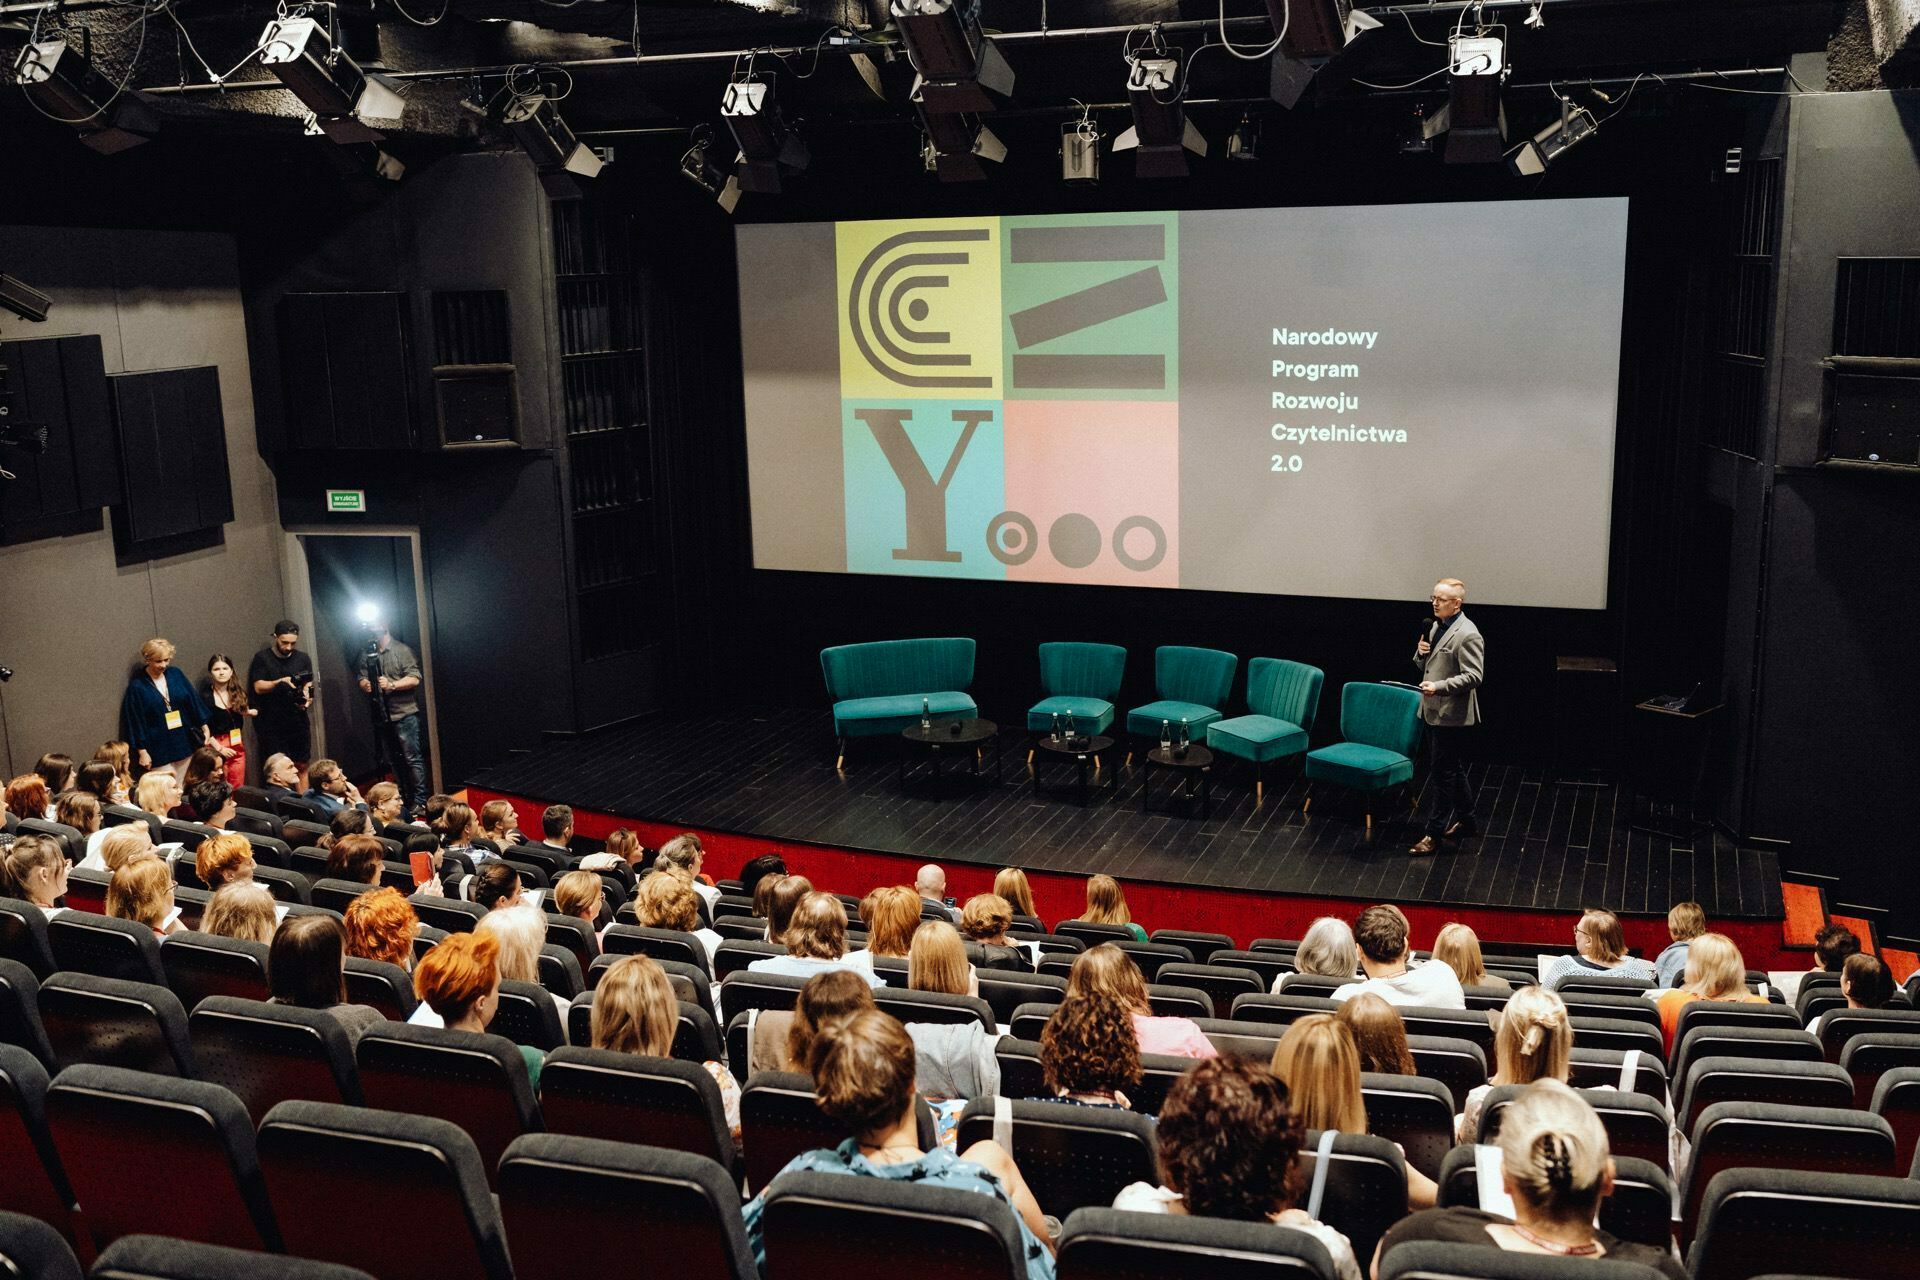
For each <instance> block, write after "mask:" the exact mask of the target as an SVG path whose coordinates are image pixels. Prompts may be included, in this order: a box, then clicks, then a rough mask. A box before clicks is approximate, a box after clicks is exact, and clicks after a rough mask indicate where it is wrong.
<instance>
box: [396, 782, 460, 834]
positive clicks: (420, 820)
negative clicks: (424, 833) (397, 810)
mask: <svg viewBox="0 0 1920 1280" xmlns="http://www.w3.org/2000/svg"><path fill="white" fill-rule="evenodd" d="M421 785H422V786H425V785H426V784H425V783H422V784H421ZM401 803H402V805H404V804H405V798H404V797H403V798H402V801H401ZM453 803H454V800H453V797H452V796H450V795H448V794H447V793H446V792H444V791H436V792H434V793H433V794H432V795H430V796H428V797H427V798H426V799H425V800H423V801H422V802H421V803H420V812H419V813H417V814H415V815H414V816H413V817H412V818H409V819H407V820H406V822H405V824H404V825H406V826H409V827H421V828H424V829H425V830H428V831H431V832H433V833H434V834H436V835H438V834H440V827H441V819H442V818H443V817H445V816H446V812H447V807H448V806H449V805H451V804H453Z"/></svg>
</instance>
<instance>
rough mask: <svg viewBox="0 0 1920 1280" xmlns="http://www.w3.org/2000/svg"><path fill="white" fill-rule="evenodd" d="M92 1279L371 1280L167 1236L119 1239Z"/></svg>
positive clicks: (348, 1271) (330, 1267)
mask: <svg viewBox="0 0 1920 1280" xmlns="http://www.w3.org/2000/svg"><path fill="white" fill-rule="evenodd" d="M87 1274H88V1280H259V1277H262V1276H271V1277H272V1278H273V1280H373V1277H372V1276H369V1275H368V1274H367V1273H366V1272H364V1271H356V1270H354V1269H353V1268H352V1267H342V1266H337V1265H335V1264H334V1263H331V1262H315V1261H313V1260H312V1259H311V1258H289V1257H287V1256H286V1255H285V1254H266V1253H255V1252H253V1251H251V1250H248V1249H227V1248H223V1247H221V1246H220V1245H214V1244H193V1243H191V1242H189V1241H186V1240H169V1239H167V1238H166V1237H164V1236H121V1237H120V1238H119V1239H118V1240H115V1241H114V1242H113V1243H112V1244H111V1245H109V1246H108V1247H107V1249H106V1251H105V1252H103V1253H102V1254H101V1255H100V1259H99V1261H97V1262H95V1263H94V1264H93V1270H92V1271H90V1272H88V1273H87Z"/></svg>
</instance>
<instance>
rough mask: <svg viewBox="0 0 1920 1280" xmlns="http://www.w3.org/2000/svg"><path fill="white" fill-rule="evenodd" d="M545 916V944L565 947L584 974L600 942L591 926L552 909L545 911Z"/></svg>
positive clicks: (591, 962) (596, 953) (595, 955)
mask: <svg viewBox="0 0 1920 1280" xmlns="http://www.w3.org/2000/svg"><path fill="white" fill-rule="evenodd" d="M546 917H547V945H549V946H554V947H563V948H565V949H566V951H567V952H568V953H569V954H570V955H572V956H573V958H574V961H575V962H576V963H577V964H579V966H580V972H581V973H583V974H584V973H585V972H586V971H587V969H588V968H589V967H591V966H592V964H593V962H594V959H595V958H596V957H598V956H599V954H600V943H599V940H598V939H597V938H596V937H595V936H594V932H593V926H592V925H590V924H588V923H587V922H586V921H585V920H579V919H576V918H574V917H573V916H563V915H559V914H557V913H555V912H552V911H549V912H547V913H546Z"/></svg>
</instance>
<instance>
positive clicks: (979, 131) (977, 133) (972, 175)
mask: <svg viewBox="0 0 1920 1280" xmlns="http://www.w3.org/2000/svg"><path fill="white" fill-rule="evenodd" d="M920 127H921V128H922V129H923V130H925V131H926V141H925V142H923V143H922V144H921V147H920V159H921V162H922V163H924V164H925V165H926V167H927V172H928V173H932V174H937V175H938V176H939V178H940V181H942V182H985V181H986V179H987V171H986V169H985V168H983V167H982V166H981V164H980V162H981V161H982V160H991V161H993V162H994V163H995V164H999V163H1000V162H1001V161H1003V160H1005V159H1006V158H1007V145H1006V143H1004V142H1002V141H1000V139H999V138H997V137H995V136H994V133H993V130H991V129H989V128H987V126H986V125H984V124H982V123H980V122H979V121H978V120H975V119H974V118H973V117H971V116H966V115H952V114H947V113H934V112H929V111H922V112H921V113H920Z"/></svg>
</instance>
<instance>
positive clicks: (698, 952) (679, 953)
mask: <svg viewBox="0 0 1920 1280" xmlns="http://www.w3.org/2000/svg"><path fill="white" fill-rule="evenodd" d="M602 942H603V943H604V945H605V946H606V949H607V953H608V954H609V955H642V956H652V957H653V958H654V959H655V960H677V961H679V962H680V963H681V964H688V965H692V966H693V967H694V968H696V969H698V970H700V971H701V972H702V973H708V972H710V971H711V966H710V965H709V964H708V963H707V947H706V944H705V943H703V942H701V941H700V939H698V938H696V937H694V936H693V935H692V934H691V933H683V932H681V931H680V930H678V929H649V928H647V927H645V926H644V925H637V924H616V925H614V926H612V927H611V928H609V929H608V930H607V933H606V937H605V938H603V939H602Z"/></svg>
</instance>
